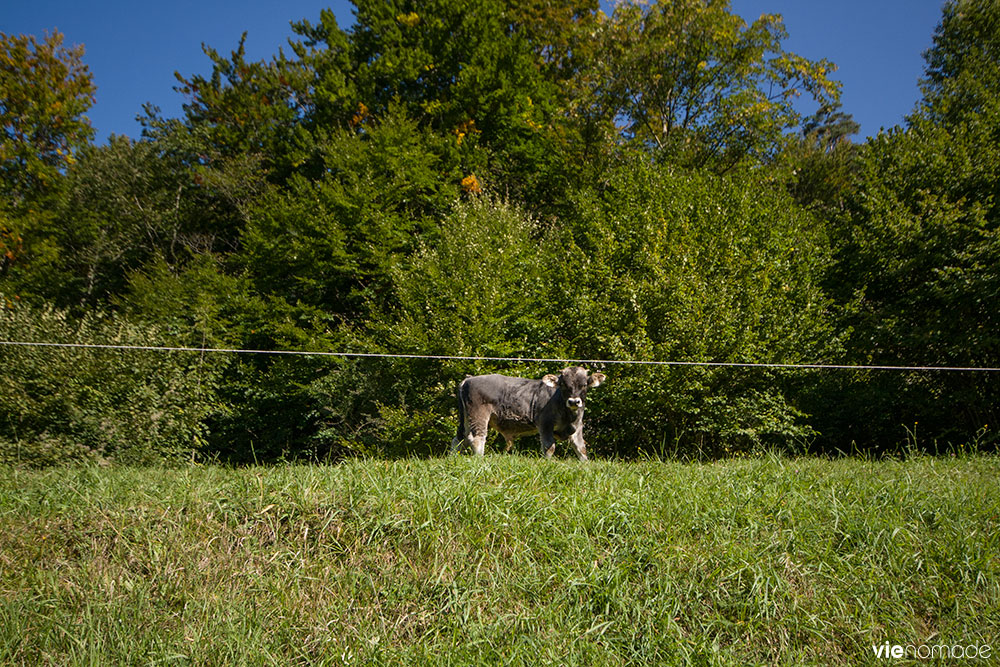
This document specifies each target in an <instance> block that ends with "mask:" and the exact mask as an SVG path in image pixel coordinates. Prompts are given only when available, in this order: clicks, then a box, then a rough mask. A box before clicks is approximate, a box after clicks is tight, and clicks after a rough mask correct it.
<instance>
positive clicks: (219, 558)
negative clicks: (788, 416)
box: [0, 455, 1000, 666]
mask: <svg viewBox="0 0 1000 667" xmlns="http://www.w3.org/2000/svg"><path fill="white" fill-rule="evenodd" d="M998 477H1000V459H998V458H996V457H991V456H959V457H955V458H921V457H917V458H914V459H912V460H908V461H866V460H859V459H840V460H821V459H814V458H797V459H783V458H775V457H765V458H762V459H754V460H738V461H724V462H717V463H690V464H682V463H662V462H640V463H620V462H601V461H597V462H593V463H591V464H589V465H580V464H578V463H576V462H570V461H542V460H538V459H535V458H524V457H519V456H500V455H492V456H487V457H486V458H485V459H484V460H474V459H471V458H468V457H455V458H447V459H433V460H407V461H397V462H386V461H374V460H373V461H355V462H349V463H345V464H343V465H338V466H328V467H324V466H295V465H289V466H278V467H267V468H264V467H260V468H249V469H231V468H223V467H190V468H179V469H125V468H57V469H49V470H45V471H23V470H13V469H2V470H0V663H3V664H26V665H27V664H30V665H35V664H58V665H77V664H152V663H157V664H192V663H193V664H275V665H287V664H342V663H345V662H347V663H370V662H374V663H381V664H421V663H427V664H482V663H487V664H492V663H504V664H560V665H561V664H587V665H616V666H620V665H623V664H628V665H650V664H690V663H694V664H803V663H805V664H845V665H846V664H859V663H861V664H866V663H871V664H880V663H882V662H885V661H882V660H878V659H876V658H875V657H874V654H873V652H872V645H873V644H875V643H884V642H886V641H889V642H891V643H893V644H906V643H911V642H912V643H924V642H928V643H935V644H937V643H948V644H955V643H960V644H963V645H969V644H979V645H983V644H991V643H992V644H993V645H994V646H995V653H997V654H1000V559H998V556H1000V483H998Z"/></svg>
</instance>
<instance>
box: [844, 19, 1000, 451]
mask: <svg viewBox="0 0 1000 667" xmlns="http://www.w3.org/2000/svg"><path fill="white" fill-rule="evenodd" d="M998 21H1000V8H998V7H997V5H996V4H995V3H988V2H987V3H978V2H953V3H949V4H948V5H946V7H945V10H944V20H943V22H942V24H941V27H940V28H939V29H938V31H937V33H936V35H935V42H934V46H933V47H932V48H931V49H930V50H929V51H928V53H927V54H926V58H927V61H928V79H927V81H926V82H925V87H924V91H925V99H924V101H923V102H922V103H921V105H920V106H919V107H918V109H917V111H916V112H915V113H914V114H913V115H912V116H911V117H910V118H909V126H908V127H907V128H905V129H899V128H897V129H894V130H891V131H890V132H889V133H887V134H882V135H879V137H877V138H876V139H874V140H873V141H872V142H871V143H869V144H868V145H867V146H866V147H865V150H864V151H863V154H862V155H863V156H862V160H861V173H860V177H859V179H858V183H857V186H856V190H855V192H854V193H853V195H852V197H851V209H852V212H851V213H852V214H851V217H850V219H849V220H848V221H847V223H846V224H845V225H844V226H842V227H837V228H835V229H836V232H835V233H836V234H837V235H838V237H837V239H836V241H837V246H838V262H837V264H836V266H835V268H834V271H833V273H832V274H831V278H832V285H831V287H832V290H833V291H834V293H835V294H837V295H838V297H839V299H840V300H841V301H842V302H844V303H845V304H847V309H846V311H845V315H846V318H845V319H846V322H847V324H848V325H849V326H850V327H851V328H852V329H853V330H854V333H853V335H852V337H851V345H850V349H851V353H852V356H853V358H855V359H859V360H870V361H873V362H876V363H884V364H897V365H914V364H919V365H943V366H986V367H997V366H1000V338H998V336H997V331H1000V321H998V319H997V312H996V308H995V304H996V302H997V297H998V296H1000V273H998V271H997V267H998V266H1000V237H998V234H1000V211H998V208H997V201H996V192H997V185H998V179H997V174H1000V150H998V148H997V147H998V145H1000V144H998V138H1000V105H997V103H996V101H995V95H994V96H993V97H992V99H987V98H989V96H988V95H985V94H984V91H983V88H982V86H987V87H989V86H993V88H992V90H993V91H994V93H995V92H998V91H1000V87H998V86H997V84H998V82H1000V81H998V79H997V77H996V71H997V68H998V67H1000V59H998V54H1000V51H998V49H997V46H998V41H997V40H998V37H997V32H996V31H995V30H992V29H991V26H992V27H995V26H996V25H997V22H998ZM977 100H978V101H977ZM868 389H870V391H869V390H866V391H864V392H863V394H864V396H865V398H864V399H863V400H865V401H866V402H868V403H869V405H870V406H877V407H875V408H874V410H875V411H876V412H877V414H876V415H874V416H873V418H872V419H871V421H870V422H869V423H868V424H858V423H855V424H853V425H852V428H854V429H856V432H857V434H858V438H859V439H862V438H864V439H875V440H882V441H884V440H886V439H888V438H889V437H890V436H889V435H888V432H889V431H891V430H895V435H896V437H898V438H902V437H904V433H903V431H902V428H901V426H903V425H905V426H906V427H908V428H909V427H910V425H911V424H913V423H915V422H917V421H919V422H920V424H921V430H922V432H923V433H924V437H925V438H926V439H928V440H934V439H938V440H940V441H941V444H942V445H944V444H945V443H946V442H948V441H951V442H954V441H957V440H960V439H962V438H965V437H967V436H968V434H969V433H974V432H976V431H977V430H980V429H987V428H988V425H989V424H991V423H992V424H995V423H996V422H997V418H998V417H1000V415H998V414H997V411H996V406H997V405H998V398H1000V396H998V395H997V387H996V382H995V381H994V380H993V379H992V378H989V377H986V376H984V375H982V374H979V375H972V374H947V375H945V374H909V375H902V376H898V375H897V376H893V377H883V378H880V379H879V380H878V381H877V382H872V383H871V384H869V385H868Z"/></svg>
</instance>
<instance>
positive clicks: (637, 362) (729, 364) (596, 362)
mask: <svg viewBox="0 0 1000 667" xmlns="http://www.w3.org/2000/svg"><path fill="white" fill-rule="evenodd" d="M0 345H9V346H21V347H49V348H53V347H54V348H78V349H97V350H130V351H148V352H198V353H214V354H270V355H287V356H305V357H342V358H359V357H360V358H384V359H432V360H439V361H503V362H513V363H556V364H565V363H576V364H584V365H588V366H601V365H605V366H606V365H615V364H617V365H634V366H703V367H725V368H786V369H807V370H808V369H813V370H855V371H865V370H869V371H961V372H969V373H998V372H1000V368H984V367H975V366H886V365H877V364H785V363H763V362H740V361H649V360H641V359H553V358H545V357H492V356H462V355H448V354H396V353H389V352H308V351H302V350H245V349H235V348H212V347H167V346H163V347H158V346H148V345H114V344H96V343H47V342H36V341H19V340H0Z"/></svg>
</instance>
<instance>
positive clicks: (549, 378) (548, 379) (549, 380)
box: [542, 375, 559, 387]
mask: <svg viewBox="0 0 1000 667" xmlns="http://www.w3.org/2000/svg"><path fill="white" fill-rule="evenodd" d="M542 382H544V383H545V384H546V385H548V386H549V387H555V386H556V385H558V384H559V376H558V375H546V376H545V377H543V378H542Z"/></svg>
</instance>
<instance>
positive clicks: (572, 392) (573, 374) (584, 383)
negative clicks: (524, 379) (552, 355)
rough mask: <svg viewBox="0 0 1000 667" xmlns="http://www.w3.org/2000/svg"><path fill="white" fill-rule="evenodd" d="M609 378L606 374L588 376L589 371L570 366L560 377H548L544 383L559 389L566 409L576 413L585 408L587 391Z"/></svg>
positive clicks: (543, 379)
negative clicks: (584, 402) (584, 400)
mask: <svg viewBox="0 0 1000 667" xmlns="http://www.w3.org/2000/svg"><path fill="white" fill-rule="evenodd" d="M606 379H607V378H606V377H605V375H604V373H594V374H593V375H590V376H588V375H587V369H585V368H583V367H581V366H570V367H569V368H564V369H563V370H562V372H561V373H559V375H546V376H545V377H543V378H542V382H544V383H545V384H547V385H548V386H550V387H557V388H558V389H559V390H560V391H561V393H562V397H563V398H564V399H566V407H567V408H569V409H570V410H572V411H573V412H576V411H577V410H580V409H581V408H583V399H584V398H585V397H586V395H587V390H588V389H590V388H591V387H596V386H597V385H599V384H601V383H602V382H604V381H605V380H606Z"/></svg>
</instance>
